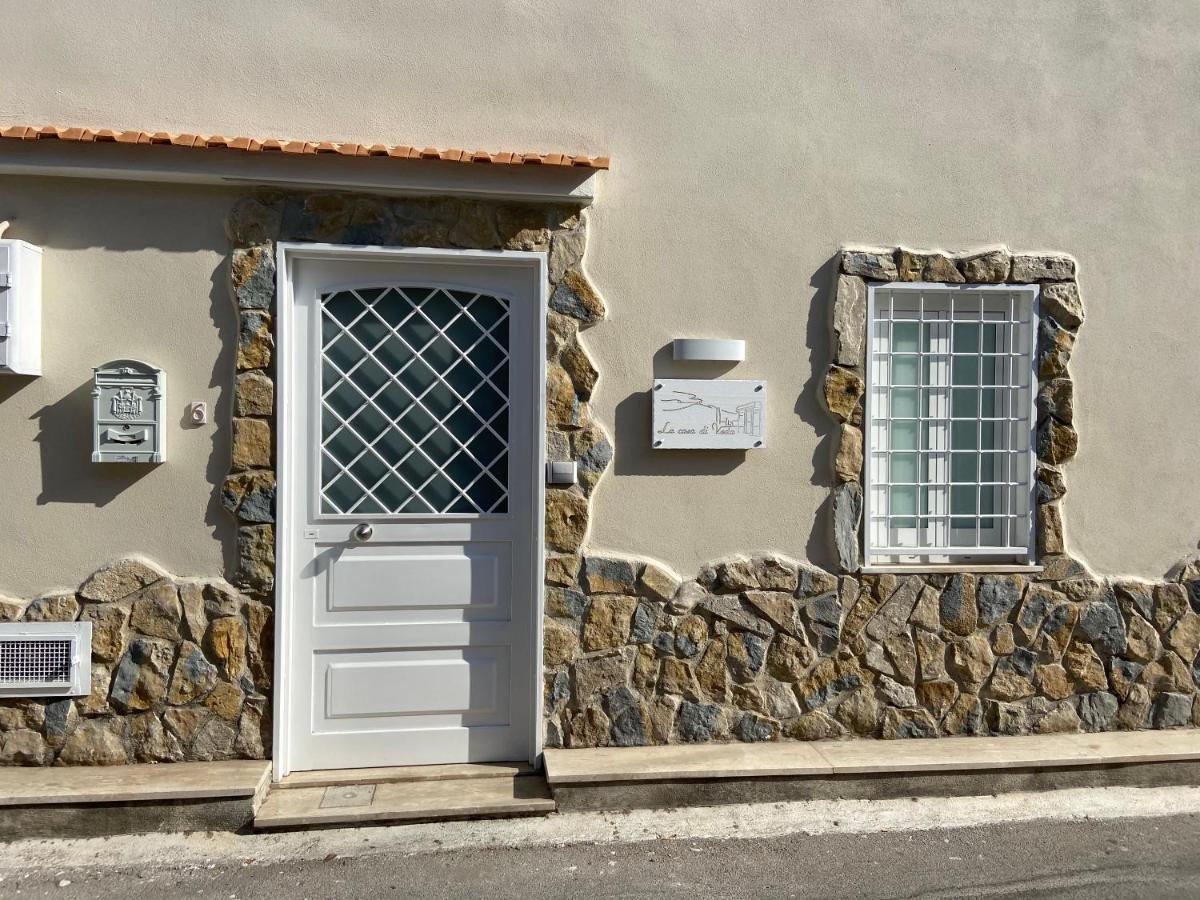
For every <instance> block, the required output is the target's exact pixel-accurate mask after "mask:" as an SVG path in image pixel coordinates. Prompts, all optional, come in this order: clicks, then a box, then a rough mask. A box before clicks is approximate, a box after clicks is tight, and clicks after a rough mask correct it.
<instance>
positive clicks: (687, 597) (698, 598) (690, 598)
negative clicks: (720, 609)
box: [668, 581, 711, 615]
mask: <svg viewBox="0 0 1200 900" xmlns="http://www.w3.org/2000/svg"><path fill="white" fill-rule="evenodd" d="M710 599H711V598H710V597H709V594H708V591H706V590H705V589H704V588H703V587H701V586H700V585H699V584H697V583H696V582H694V581H685V582H684V583H683V584H681V585H679V588H678V589H677V590H676V591H675V594H674V596H672V597H671V603H670V605H669V606H668V609H669V610H670V611H671V612H672V613H674V614H676V615H683V614H684V613H689V612H691V611H692V610H693V609H694V608H695V607H696V606H697V605H698V604H700V603H704V602H707V601H708V600H710Z"/></svg>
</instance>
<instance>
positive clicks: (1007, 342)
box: [864, 284, 1037, 565]
mask: <svg viewBox="0 0 1200 900" xmlns="http://www.w3.org/2000/svg"><path fill="white" fill-rule="evenodd" d="M1036 303H1037V287H1036V286H1030V287H1024V286H1020V287H1017V286H1007V285H997V286H986V287H981V286H977V285H972V286H956V285H937V284H904V285H899V284H890V285H880V286H875V287H872V288H871V292H870V299H869V303H868V307H869V308H868V320H869V328H870V331H869V334H870V341H869V349H868V361H867V362H868V364H867V403H866V416H867V422H866V441H865V444H866V450H867V457H866V461H865V467H866V472H865V484H864V487H865V489H866V490H865V493H866V498H865V517H864V518H865V528H864V531H865V545H866V546H865V550H866V553H865V556H866V561H867V565H902V564H905V563H912V564H918V565H919V564H927V565H933V564H939V563H961V562H967V561H978V562H981V563H994V564H1002V563H1020V564H1026V563H1030V562H1032V561H1033V551H1032V536H1033V528H1032V515H1033V508H1034V507H1033V483H1034V482H1033V467H1034V457H1033V428H1034V424H1035V416H1034V393H1033V385H1034V384H1035V381H1034V371H1033V368H1034V361H1033V356H1034V353H1033V350H1034V335H1035V333H1036V321H1035V317H1036Z"/></svg>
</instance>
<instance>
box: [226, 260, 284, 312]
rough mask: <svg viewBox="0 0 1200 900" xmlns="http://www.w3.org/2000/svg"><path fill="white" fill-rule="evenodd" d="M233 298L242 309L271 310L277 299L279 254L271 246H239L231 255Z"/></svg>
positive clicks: (230, 267) (230, 268) (230, 269)
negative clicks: (276, 284) (276, 282)
mask: <svg viewBox="0 0 1200 900" xmlns="http://www.w3.org/2000/svg"><path fill="white" fill-rule="evenodd" d="M229 271H230V276H231V278H232V281H233V298H234V300H235V302H236V303H237V305H238V307H239V308H240V309H270V308H271V305H272V303H273V302H274V300H275V255H274V253H273V252H272V247H271V246H270V245H257V246H253V247H237V248H235V249H234V251H233V254H232V256H231V257H230V264H229Z"/></svg>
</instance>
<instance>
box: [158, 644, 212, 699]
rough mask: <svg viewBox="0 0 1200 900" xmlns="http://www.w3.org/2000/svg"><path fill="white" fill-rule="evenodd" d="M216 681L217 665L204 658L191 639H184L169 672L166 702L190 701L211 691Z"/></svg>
mask: <svg viewBox="0 0 1200 900" xmlns="http://www.w3.org/2000/svg"><path fill="white" fill-rule="evenodd" d="M216 683H217V667H216V666H214V665H213V664H212V663H210V662H209V661H208V660H207V659H206V658H205V656H204V652H203V651H202V650H201V649H200V648H199V647H197V646H196V645H195V644H193V643H192V642H191V641H184V643H183V645H182V646H181V647H180V648H179V658H178V659H177V660H176V661H175V670H174V672H172V674H171V685H170V688H169V689H168V691H167V702H168V703H170V704H172V705H173V706H183V705H184V704H187V703H191V702H192V701H193V700H196V699H197V698H199V697H203V696H204V695H205V694H207V693H208V692H209V691H211V690H212V689H213V687H214V686H215V685H216Z"/></svg>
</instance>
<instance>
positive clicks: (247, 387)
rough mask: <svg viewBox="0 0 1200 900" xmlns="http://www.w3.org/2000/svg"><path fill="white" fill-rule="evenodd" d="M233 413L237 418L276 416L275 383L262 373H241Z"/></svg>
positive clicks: (238, 378)
mask: <svg viewBox="0 0 1200 900" xmlns="http://www.w3.org/2000/svg"><path fill="white" fill-rule="evenodd" d="M233 412H234V415H237V416H271V415H274V413H275V382H273V381H272V380H271V379H270V378H269V377H268V376H266V375H264V374H263V373H262V372H241V373H239V374H238V377H237V390H236V392H235V395H234V405H233Z"/></svg>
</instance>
